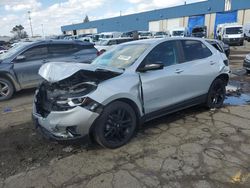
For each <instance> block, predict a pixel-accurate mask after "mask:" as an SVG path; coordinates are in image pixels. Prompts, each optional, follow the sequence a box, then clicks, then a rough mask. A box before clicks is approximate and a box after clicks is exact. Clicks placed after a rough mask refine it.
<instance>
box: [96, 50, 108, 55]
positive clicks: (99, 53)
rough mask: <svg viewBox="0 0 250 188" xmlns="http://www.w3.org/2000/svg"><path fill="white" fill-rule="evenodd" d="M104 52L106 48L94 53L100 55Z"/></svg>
mask: <svg viewBox="0 0 250 188" xmlns="http://www.w3.org/2000/svg"><path fill="white" fill-rule="evenodd" d="M104 52H106V50H101V51H98V52H97V53H96V54H97V56H100V55H102V54H103V53H104Z"/></svg>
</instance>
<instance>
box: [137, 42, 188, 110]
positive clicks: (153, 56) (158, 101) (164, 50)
mask: <svg viewBox="0 0 250 188" xmlns="http://www.w3.org/2000/svg"><path fill="white" fill-rule="evenodd" d="M178 49H179V48H178V45H177V42H176V41H167V42H163V43H161V44H159V45H158V46H156V47H155V48H154V49H153V50H152V51H151V52H150V53H149V54H148V55H147V56H146V57H145V59H144V60H143V62H142V64H141V65H140V66H145V65H146V64H152V63H163V64H164V68H163V69H162V70H153V71H147V72H140V73H139V74H140V78H141V85H142V92H143V102H144V110H145V113H146V114H149V113H151V112H156V111H159V110H161V109H164V108H167V107H170V106H172V105H174V104H176V103H178V102H180V101H182V100H183V99H182V97H181V96H182V95H183V94H182V93H183V92H184V91H185V87H186V84H187V82H186V81H185V80H182V77H181V76H180V73H181V69H180V64H178V63H179V61H180V59H179V57H180V54H179V50H178Z"/></svg>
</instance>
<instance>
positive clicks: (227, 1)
mask: <svg viewBox="0 0 250 188" xmlns="http://www.w3.org/2000/svg"><path fill="white" fill-rule="evenodd" d="M231 8H232V0H225V11H230V10H231Z"/></svg>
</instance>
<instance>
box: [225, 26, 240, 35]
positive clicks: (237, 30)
mask: <svg viewBox="0 0 250 188" xmlns="http://www.w3.org/2000/svg"><path fill="white" fill-rule="evenodd" d="M242 33H243V29H242V27H231V28H227V29H226V34H242Z"/></svg>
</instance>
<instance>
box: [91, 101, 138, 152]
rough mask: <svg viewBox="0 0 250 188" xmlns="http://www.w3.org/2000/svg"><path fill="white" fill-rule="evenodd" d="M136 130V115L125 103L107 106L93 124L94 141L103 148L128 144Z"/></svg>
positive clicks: (119, 102)
mask: <svg viewBox="0 0 250 188" xmlns="http://www.w3.org/2000/svg"><path fill="white" fill-rule="evenodd" d="M135 130H136V115H135V111H134V110H133V108H132V107H131V106H130V105H128V104H127V103H124V102H121V101H116V102H113V103H111V104H109V105H108V106H107V107H105V109H104V110H103V112H102V114H101V115H100V117H99V118H98V120H97V122H96V123H95V129H94V135H95V139H96V141H97V142H98V143H99V144H100V145H101V146H103V147H106V148H110V149H114V148H118V147H121V146H123V145H125V144H126V143H128V142H129V141H130V139H131V138H132V137H133V135H134V133H135Z"/></svg>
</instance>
